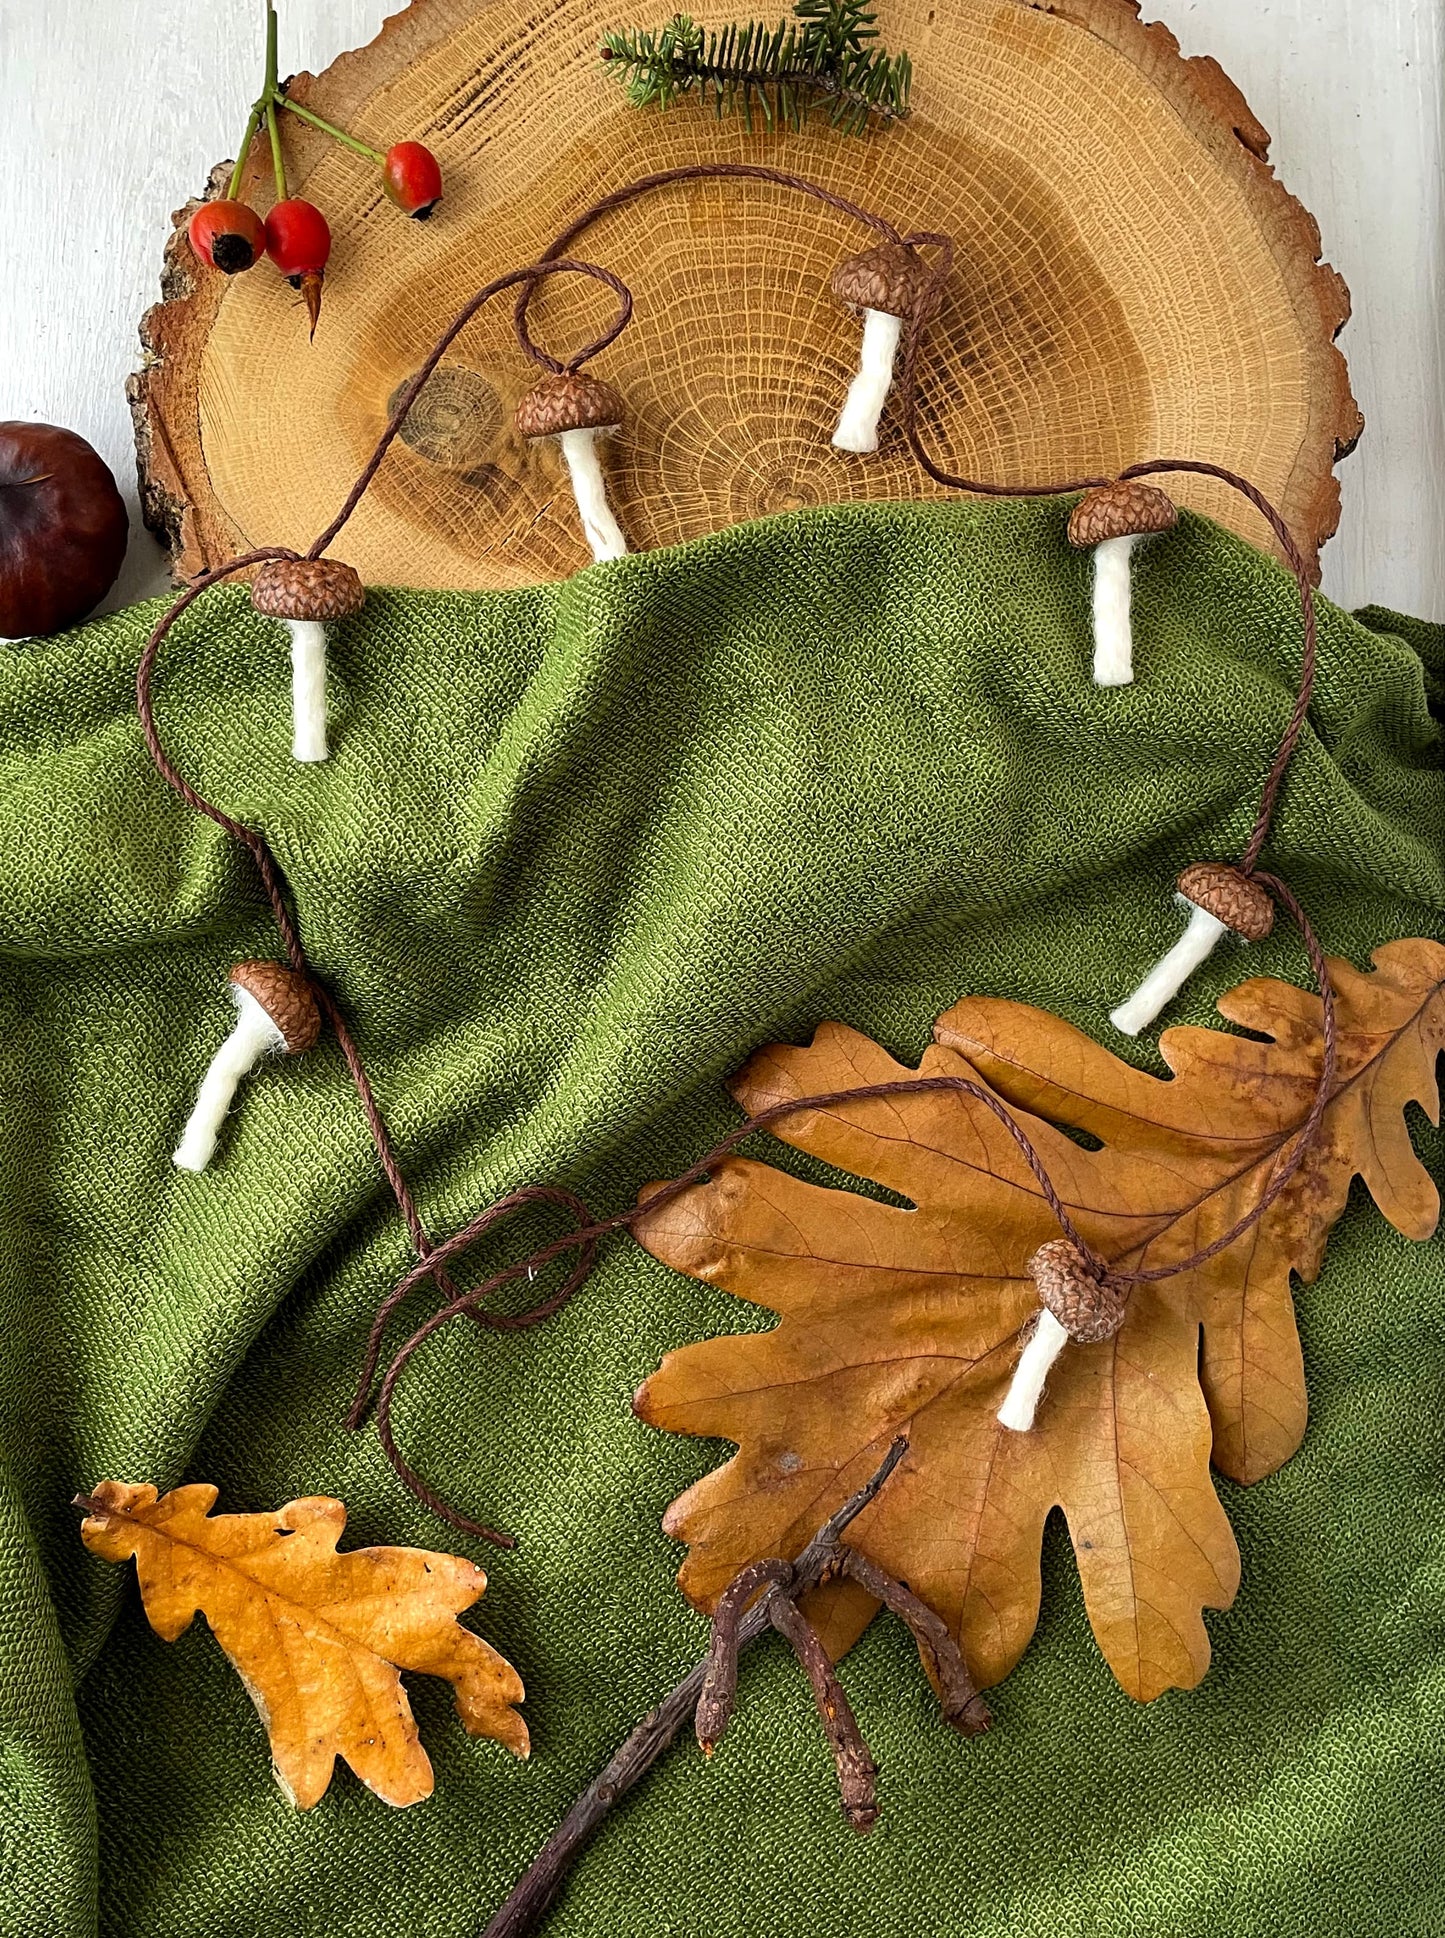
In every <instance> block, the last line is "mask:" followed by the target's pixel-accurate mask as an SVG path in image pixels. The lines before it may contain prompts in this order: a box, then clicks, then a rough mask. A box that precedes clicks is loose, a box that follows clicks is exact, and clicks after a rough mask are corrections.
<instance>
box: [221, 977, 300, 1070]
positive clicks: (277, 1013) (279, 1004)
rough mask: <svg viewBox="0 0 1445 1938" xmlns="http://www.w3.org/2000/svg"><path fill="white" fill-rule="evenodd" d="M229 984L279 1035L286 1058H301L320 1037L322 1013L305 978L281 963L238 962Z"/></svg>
mask: <svg viewBox="0 0 1445 1938" xmlns="http://www.w3.org/2000/svg"><path fill="white" fill-rule="evenodd" d="M230 980H231V981H232V982H233V983H234V984H235V986H236V987H237V989H244V990H245V992H246V994H247V995H248V996H250V997H252V998H253V999H254V1000H255V1001H256V1002H257V1003H259V1004H260V1006H261V1008H262V1009H264V1010H265V1012H266V1014H267V1015H268V1016H269V1017H270V1019H271V1021H272V1022H273V1023H274V1024H275V1025H276V1028H277V1029H278V1030H279V1031H280V1034H281V1039H282V1041H283V1042H284V1044H285V1045H286V1054H287V1056H301V1055H303V1054H304V1052H305V1051H307V1050H309V1049H310V1048H311V1045H312V1044H313V1043H314V1042H315V1041H316V1039H317V1037H318V1036H320V1034H321V1012H320V1010H319V1009H318V1008H317V1007H316V998H315V997H314V996H313V995H312V993H311V985H310V984H309V983H308V982H307V980H306V978H305V977H304V976H302V975H298V974H297V972H296V971H295V970H294V969H292V968H289V967H288V966H287V965H286V964H285V963H284V962H238V963H237V964H236V966H235V968H234V969H233V970H232V971H231V977H230Z"/></svg>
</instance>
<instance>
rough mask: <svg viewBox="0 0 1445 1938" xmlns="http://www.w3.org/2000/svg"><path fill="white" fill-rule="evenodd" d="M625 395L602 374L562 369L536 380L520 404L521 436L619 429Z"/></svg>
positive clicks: (519, 422)
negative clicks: (603, 379) (602, 378)
mask: <svg viewBox="0 0 1445 1938" xmlns="http://www.w3.org/2000/svg"><path fill="white" fill-rule="evenodd" d="M623 414H624V405H623V402H622V398H621V395H620V394H619V393H618V392H617V391H615V390H614V389H613V388H612V386H611V384H605V383H603V382H602V380H601V378H600V377H588V376H585V375H584V374H583V372H582V371H580V370H558V371H555V372H552V373H550V374H549V375H548V376H545V377H543V378H542V379H541V381H540V382H539V383H535V384H533V386H532V388H531V389H530V390H529V391H528V392H527V394H526V396H525V397H524V398H523V399H522V401H521V403H520V404H518V406H517V417H516V424H517V433H518V435H519V436H520V437H525V438H534V437H560V436H561V435H562V433H563V432H564V431H604V430H605V431H615V430H618V429H620V428H621V424H622V418H623Z"/></svg>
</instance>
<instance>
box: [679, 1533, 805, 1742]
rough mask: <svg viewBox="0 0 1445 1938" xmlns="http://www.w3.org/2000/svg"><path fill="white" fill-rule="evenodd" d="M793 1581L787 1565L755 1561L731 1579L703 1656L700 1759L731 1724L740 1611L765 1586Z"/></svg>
mask: <svg viewBox="0 0 1445 1938" xmlns="http://www.w3.org/2000/svg"><path fill="white" fill-rule="evenodd" d="M792 1579H793V1568H792V1564H791V1563H790V1562H787V1561H755V1562H753V1564H752V1566H751V1567H749V1568H744V1569H743V1571H742V1573H741V1574H739V1575H734V1576H733V1578H732V1580H731V1581H730V1582H729V1583H728V1585H727V1587H726V1588H724V1590H723V1592H722V1599H721V1600H720V1601H719V1602H718V1605H717V1607H716V1608H715V1609H714V1610H713V1616H712V1646H711V1648H710V1649H709V1650H708V1652H707V1674H706V1675H705V1676H704V1678H703V1685H702V1695H701V1697H700V1698H699V1700H698V1705H697V1716H696V1718H695V1728H696V1730H697V1740H698V1745H699V1747H700V1748H701V1750H702V1753H703V1755H704V1756H711V1755H712V1753H713V1751H714V1750H715V1749H716V1748H717V1746H718V1744H719V1743H720V1742H721V1741H722V1739H723V1731H724V1730H725V1729H726V1728H727V1726H728V1724H729V1723H730V1722H731V1721H732V1717H733V1701H734V1698H735V1697H736V1695H737V1689H738V1623H739V1622H740V1621H741V1620H742V1615H743V1610H744V1609H745V1608H746V1607H747V1605H748V1603H749V1602H750V1601H751V1600H752V1598H753V1596H754V1595H756V1594H757V1592H758V1590H759V1589H760V1588H761V1587H762V1586H763V1585H764V1583H765V1582H771V1583H773V1584H774V1585H775V1586H777V1587H786V1586H788V1585H789V1584H790V1583H791V1582H792Z"/></svg>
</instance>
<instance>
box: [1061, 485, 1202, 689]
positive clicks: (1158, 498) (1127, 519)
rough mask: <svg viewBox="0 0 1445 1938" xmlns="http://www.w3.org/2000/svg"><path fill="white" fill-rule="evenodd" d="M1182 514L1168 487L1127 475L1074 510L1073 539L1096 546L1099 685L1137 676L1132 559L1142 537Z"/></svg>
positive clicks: (1080, 544)
mask: <svg viewBox="0 0 1445 1938" xmlns="http://www.w3.org/2000/svg"><path fill="white" fill-rule="evenodd" d="M1178 519H1179V513H1178V510H1177V509H1176V507H1175V504H1174V500H1173V499H1172V498H1171V497H1170V496H1169V495H1168V493H1167V492H1163V491H1160V490H1158V489H1157V488H1156V487H1155V486H1154V485H1147V484H1141V483H1140V482H1139V481H1138V479H1137V478H1126V479H1123V480H1121V481H1120V482H1119V483H1117V484H1109V485H1099V486H1097V487H1096V488H1095V489H1094V490H1093V491H1086V492H1085V493H1084V496H1083V497H1082V498H1081V499H1080V500H1079V502H1078V504H1076V505H1075V506H1074V509H1073V510H1072V511H1071V512H1070V514H1069V543H1070V544H1071V545H1073V546H1076V547H1077V548H1078V549H1079V550H1080V551H1083V550H1084V549H1085V548H1086V547H1088V546H1091V545H1092V546H1093V548H1094V684H1095V685H1096V686H1127V685H1128V684H1129V682H1130V681H1131V680H1132V679H1133V677H1134V634H1133V625H1132V621H1131V613H1130V607H1131V604H1132V594H1133V587H1132V582H1131V580H1132V560H1133V557H1134V551H1135V547H1136V546H1137V545H1138V544H1139V543H1140V541H1141V540H1142V539H1146V538H1152V537H1153V536H1154V535H1155V534H1156V533H1158V532H1167V531H1172V530H1173V528H1174V526H1175V524H1176V523H1177V522H1178Z"/></svg>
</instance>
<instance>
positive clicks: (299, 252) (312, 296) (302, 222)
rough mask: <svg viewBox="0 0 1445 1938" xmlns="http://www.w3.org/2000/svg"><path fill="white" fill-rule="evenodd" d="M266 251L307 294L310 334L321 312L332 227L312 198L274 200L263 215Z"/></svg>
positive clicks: (283, 271)
mask: <svg viewBox="0 0 1445 1938" xmlns="http://www.w3.org/2000/svg"><path fill="white" fill-rule="evenodd" d="M266 253H267V254H268V255H269V256H270V258H271V260H272V262H274V263H275V265H276V267H277V268H278V269H279V270H280V271H281V274H282V275H283V276H284V277H285V278H286V280H287V281H288V282H289V283H290V285H291V287H292V288H293V289H299V290H300V291H301V293H302V295H303V296H304V297H305V298H306V310H307V314H308V315H309V316H310V318H311V334H312V336H315V334H316V319H317V318H318V317H319V316H320V314H321V279H322V277H323V276H324V275H325V273H326V261H327V258H328V257H329V256H330V254H331V231H330V229H329V228H328V227H327V226H326V217H325V216H324V215H323V214H322V213H321V211H320V209H318V208H317V207H316V205H315V203H314V202H303V201H302V200H301V199H300V198H299V197H296V198H293V199H292V200H291V201H288V202H277V203H276V204H275V205H274V206H273V207H272V209H271V210H270V212H269V213H268V214H267V217H266Z"/></svg>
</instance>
